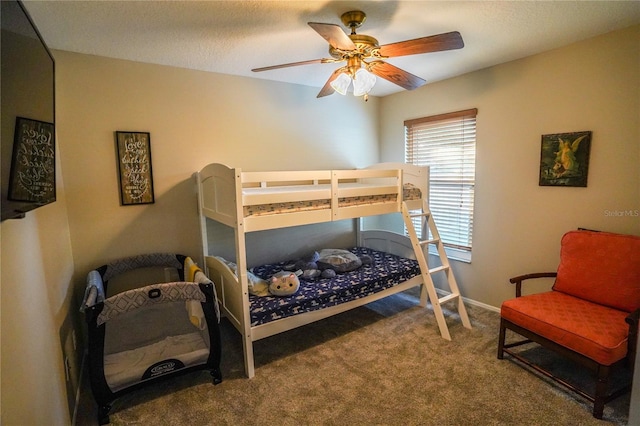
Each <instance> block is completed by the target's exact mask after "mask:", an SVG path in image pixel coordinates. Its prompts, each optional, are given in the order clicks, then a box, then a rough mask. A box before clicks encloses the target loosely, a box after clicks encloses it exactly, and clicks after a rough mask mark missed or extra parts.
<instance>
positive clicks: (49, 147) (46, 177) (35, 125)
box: [7, 117, 56, 205]
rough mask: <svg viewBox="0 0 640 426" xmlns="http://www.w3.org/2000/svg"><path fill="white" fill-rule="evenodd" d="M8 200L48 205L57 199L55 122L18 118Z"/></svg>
mask: <svg viewBox="0 0 640 426" xmlns="http://www.w3.org/2000/svg"><path fill="white" fill-rule="evenodd" d="M7 195H8V197H7V198H8V199H9V200H12V201H27V202H33V203H37V204H43V205H44V204H47V203H51V202H54V201H55V200H56V146H55V130H54V125H53V124H52V123H46V122H44V121H38V120H31V119H29V118H24V117H17V118H16V128H15V131H14V138H13V155H12V157H11V173H10V175H9V192H8V194H7Z"/></svg>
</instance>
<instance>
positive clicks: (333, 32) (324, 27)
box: [308, 22, 356, 50]
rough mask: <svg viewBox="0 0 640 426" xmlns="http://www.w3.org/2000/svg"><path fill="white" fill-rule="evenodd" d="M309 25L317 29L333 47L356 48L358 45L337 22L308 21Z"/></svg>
mask: <svg viewBox="0 0 640 426" xmlns="http://www.w3.org/2000/svg"><path fill="white" fill-rule="evenodd" d="M308 24H309V26H310V27H311V28H313V29H314V30H316V32H317V33H318V34H320V35H321V36H322V38H324V39H325V40H327V41H328V42H329V44H330V45H331V46H332V47H335V48H336V49H340V50H355V49H356V45H355V44H354V43H353V41H351V39H350V38H349V36H348V35H347V34H346V33H345V32H344V31H343V30H342V28H340V26H339V25H335V24H321V23H318V22H308Z"/></svg>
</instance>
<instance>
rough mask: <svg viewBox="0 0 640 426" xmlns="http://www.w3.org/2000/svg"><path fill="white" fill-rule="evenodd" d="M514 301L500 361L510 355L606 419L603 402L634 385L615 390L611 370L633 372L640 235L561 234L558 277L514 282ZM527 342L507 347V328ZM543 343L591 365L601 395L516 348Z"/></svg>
mask: <svg viewBox="0 0 640 426" xmlns="http://www.w3.org/2000/svg"><path fill="white" fill-rule="evenodd" d="M545 277H547V278H549V277H555V278H556V279H555V283H554V285H553V288H552V290H551V291H547V292H543V293H537V294H531V295H527V296H522V283H523V282H524V281H526V280H528V279H534V278H545ZM510 281H511V283H513V284H515V286H516V298H515V299H510V300H507V301H505V302H504V303H503V304H502V307H501V310H500V316H501V319H500V334H499V338H498V358H499V359H503V358H504V354H505V353H507V354H509V355H511V356H512V357H513V358H515V359H517V360H519V361H520V362H522V363H524V364H525V365H527V366H529V367H531V368H533V369H534V370H536V371H538V372H539V373H542V374H544V375H545V376H547V377H549V378H551V379H554V380H556V381H557V382H558V383H560V384H562V385H563V386H565V387H567V388H569V389H570V390H572V391H574V392H577V393H578V394H580V395H582V396H583V397H585V398H586V399H587V400H589V401H591V402H593V416H594V417H596V418H602V415H603V410H604V405H605V403H607V402H609V401H611V400H612V399H614V398H617V397H618V396H620V395H622V394H624V393H626V392H628V391H629V390H630V389H631V384H629V385H628V386H625V387H623V388H622V389H618V390H616V391H613V392H612V391H610V389H609V377H610V374H611V371H612V369H613V368H617V367H620V366H627V367H628V368H629V369H630V370H633V365H634V360H635V356H636V350H637V342H638V321H639V318H640V237H636V236H631V235H621V234H612V233H606V232H593V231H570V232H568V233H566V234H565V235H564V236H563V237H562V242H561V249H560V265H559V266H558V270H557V272H543V273H534V274H527V275H521V276H518V277H514V278H511V280H510ZM507 329H509V330H512V331H513V332H515V333H517V334H519V335H520V336H523V337H524V338H525V339H524V340H518V341H516V342H512V343H508V344H507V343H505V335H506V330H507ZM534 342H535V343H537V344H540V345H542V346H545V347H547V348H549V349H551V350H554V351H556V352H558V353H560V354H561V355H563V356H566V357H569V358H571V359H573V360H575V361H577V362H579V363H580V364H582V365H585V366H587V367H589V368H591V369H592V370H593V371H594V372H595V375H596V387H595V395H592V394H589V393H587V392H586V391H585V390H583V389H579V388H577V387H575V386H573V385H571V384H569V383H566V382H565V381H563V380H561V379H559V378H557V377H555V376H554V375H553V374H552V373H550V372H549V371H546V370H544V369H542V368H541V367H539V366H537V365H534V364H532V363H531V362H530V361H528V360H527V359H525V358H524V357H522V356H521V355H519V354H518V351H514V350H512V348H514V347H516V346H520V345H523V344H527V343H534Z"/></svg>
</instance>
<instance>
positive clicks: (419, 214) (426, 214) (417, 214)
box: [409, 213, 431, 218]
mask: <svg viewBox="0 0 640 426" xmlns="http://www.w3.org/2000/svg"><path fill="white" fill-rule="evenodd" d="M429 216H431V213H413V214H410V215H409V217H412V218H413V217H429Z"/></svg>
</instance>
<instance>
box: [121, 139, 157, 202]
mask: <svg viewBox="0 0 640 426" xmlns="http://www.w3.org/2000/svg"><path fill="white" fill-rule="evenodd" d="M116 151H117V155H118V175H119V179H120V203H121V204H122V205H123V206H130V205H135V204H152V203H153V202H154V197H153V175H152V172H151V135H150V134H149V133H148V132H120V131H117V132H116Z"/></svg>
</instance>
